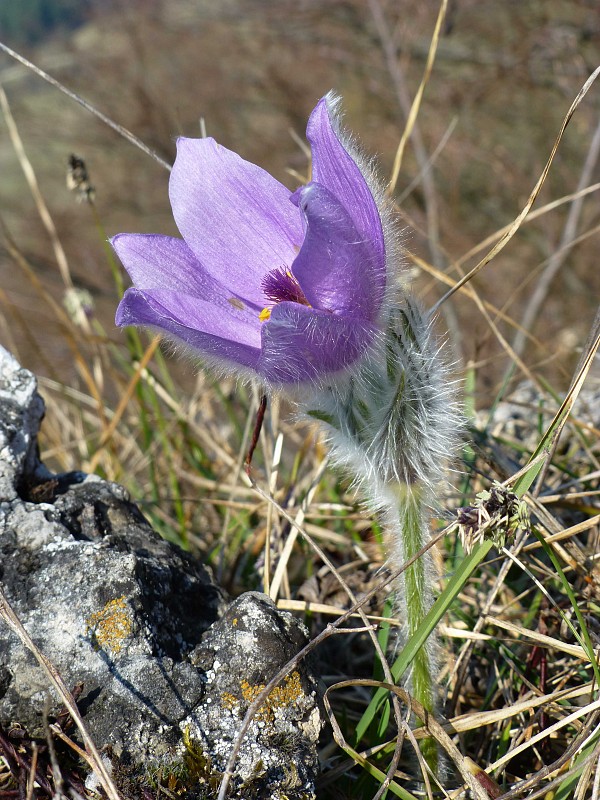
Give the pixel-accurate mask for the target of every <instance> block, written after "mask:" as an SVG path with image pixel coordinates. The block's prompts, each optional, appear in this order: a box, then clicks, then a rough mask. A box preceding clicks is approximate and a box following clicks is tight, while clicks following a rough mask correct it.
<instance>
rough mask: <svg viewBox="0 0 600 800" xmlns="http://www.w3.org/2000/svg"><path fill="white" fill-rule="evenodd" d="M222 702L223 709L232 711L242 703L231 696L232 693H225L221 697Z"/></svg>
mask: <svg viewBox="0 0 600 800" xmlns="http://www.w3.org/2000/svg"><path fill="white" fill-rule="evenodd" d="M221 702H222V703H223V708H228V709H229V710H230V711H231V710H233V709H234V708H235V707H236V706H237V705H239V702H240V701H239V700H238V699H237V697H236V696H235V695H234V694H231V692H223V694H222V695H221Z"/></svg>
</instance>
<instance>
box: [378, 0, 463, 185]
mask: <svg viewBox="0 0 600 800" xmlns="http://www.w3.org/2000/svg"><path fill="white" fill-rule="evenodd" d="M369 5H370V6H371V13H372V14H373V16H374V17H375V19H376V20H378V21H379V26H380V27H383V28H384V29H385V21H384V20H383V19H382V13H381V8H380V6H379V3H377V2H376V1H375V0H369ZM447 8H448V0H442V3H441V5H440V10H439V12H438V16H437V19H436V22H435V28H434V31H433V35H432V37H431V43H430V45H429V51H428V53H427V62H426V64H425V72H424V74H423V77H422V79H421V83H420V84H419V88H418V89H417V93H416V95H415V98H414V100H413V102H412V105H411V107H410V111H409V114H408V119H407V120H406V125H405V126H404V130H403V132H402V136H401V137H400V142H399V144H398V148H397V150H396V155H395V157H394V165H393V167H392V175H391V178H390V182H389V184H388V187H387V193H388V195H392V194H393V193H394V190H395V189H396V184H397V183H398V176H399V175H400V169H401V167H402V158H403V156H404V150H405V149H406V143H407V142H408V140H409V139H410V136H411V134H412V132H413V128H414V127H415V123H416V121H417V117H418V115H419V109H420V108H421V101H422V99H423V95H424V93H425V87H426V86H427V82H428V81H429V77H430V75H431V70H432V69H433V63H434V61H435V54H436V51H437V46H438V42H439V39H440V31H441V29H442V24H443V22H444V18H445V16H446V11H447Z"/></svg>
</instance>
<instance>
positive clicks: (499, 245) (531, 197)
mask: <svg viewBox="0 0 600 800" xmlns="http://www.w3.org/2000/svg"><path fill="white" fill-rule="evenodd" d="M598 75H600V67H596V69H595V70H594V72H593V73H592V74H591V75H590V77H589V78H588V79H587V81H586V82H585V83H584V85H583V87H582V88H581V90H580V91H579V93H578V95H577V97H576V98H575V100H573V102H572V104H571V107H570V108H569V110H568V111H567V114H566V116H565V118H564V120H563V123H562V125H561V127H560V131H559V133H558V136H557V137H556V140H555V142H554V145H553V146H552V150H551V152H550V156H549V158H548V160H547V162H546V165H545V167H544V169H543V170H542V174H541V175H540V177H539V179H538V181H537V183H536V185H535V186H534V188H533V191H532V192H531V194H530V195H529V198H528V200H527V202H526V203H525V206H524V207H523V210H522V211H521V213H520V214H519V215H518V217H517V218H516V219H515V220H514V222H513V223H512V224H511V225H510V227H509V228H508V230H507V231H506V232H505V233H504V234H503V236H502V238H501V239H500V240H499V241H498V242H497V244H496V245H494V247H492V249H491V250H490V251H489V253H487V255H485V256H484V257H483V258H482V259H481V261H480V262H479V263H478V264H476V265H475V266H474V267H473V269H472V270H470V271H469V272H468V273H467V274H466V275H464V276H463V277H462V278H461V279H460V280H459V281H457V283H456V284H455V285H454V286H453V287H452V289H450V291H448V292H446V294H445V295H444V296H443V297H441V298H440V299H439V300H438V302H437V303H436V304H435V305H434V306H433V308H432V313H435V311H437V309H438V308H439V307H440V306H441V305H442V304H443V303H445V302H446V300H448V299H449V298H450V297H452V295H453V294H455V292H457V291H458V290H459V289H460V288H461V286H464V285H465V283H468V282H469V281H470V280H471V278H472V277H473V276H474V275H477V273H478V272H480V271H481V270H482V269H483V268H484V267H485V266H486V264H489V262H490V261H491V260H492V259H493V258H494V257H495V256H496V255H497V254H498V253H499V252H500V251H501V250H503V249H504V248H505V247H506V245H507V244H508V242H509V241H510V240H511V239H512V237H513V236H514V235H515V233H516V232H517V231H518V230H519V228H520V227H521V224H522V222H523V220H524V219H525V217H526V216H527V214H528V213H529V209H530V208H531V206H532V205H533V204H534V203H535V200H536V198H537V196H538V194H539V193H540V189H541V188H542V186H543V185H544V182H545V180H546V177H547V175H548V172H549V171H550V167H551V166H552V162H553V161H554V156H555V155H556V151H557V150H558V146H559V145H560V143H561V140H562V137H563V135H564V132H565V130H566V128H567V125H568V124H569V122H570V121H571V117H572V116H573V114H574V113H575V111H576V109H577V107H578V106H579V104H580V103H581V101H582V100H583V98H584V97H585V96H586V94H587V93H588V91H589V90H590V88H591V86H592V84H593V83H594V81H595V80H596V78H597V77H598Z"/></svg>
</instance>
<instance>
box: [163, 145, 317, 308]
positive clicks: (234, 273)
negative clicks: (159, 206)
mask: <svg viewBox="0 0 600 800" xmlns="http://www.w3.org/2000/svg"><path fill="white" fill-rule="evenodd" d="M169 196H170V199H171V206H172V208H173V216H174V217H175V222H176V223H177V226H178V228H179V230H180V232H181V235H182V236H183V238H184V239H185V241H186V243H187V244H188V246H189V247H190V249H191V250H192V251H193V252H194V253H195V254H196V256H197V257H198V258H199V259H200V260H201V261H202V264H203V266H204V268H205V269H206V271H207V272H208V273H209V274H210V275H212V276H213V277H215V278H217V279H218V280H219V281H220V282H221V283H222V284H223V285H225V286H227V287H229V288H230V289H232V290H233V291H234V292H236V293H239V294H243V296H244V297H246V298H248V299H249V300H252V301H253V302H255V303H256V304H257V305H260V303H261V302H263V298H264V295H263V293H262V290H261V285H260V282H261V280H262V278H263V277H264V276H265V275H266V274H267V273H268V272H269V271H270V270H272V269H276V268H277V267H282V266H290V265H291V263H292V261H293V260H294V258H295V257H296V254H297V252H298V248H299V247H300V245H301V244H302V238H303V232H302V224H301V221H300V218H299V215H298V212H297V211H296V209H295V208H294V207H293V205H292V204H291V203H290V202H289V197H290V192H289V191H288V189H286V187H285V186H283V184H281V183H279V181H277V180H275V178H273V177H272V176H271V175H269V174H268V172H265V171H264V170H262V169H261V168H260V167H257V166H256V165H255V164H251V163H250V162H248V161H244V160H243V159H242V158H240V156H238V155H237V154H236V153H233V152H231V150H227V149H226V148H225V147H222V146H220V145H218V144H217V143H216V142H215V140H214V139H211V138H207V139H185V138H181V139H179V140H178V142H177V158H176V159H175V164H174V165H173V170H172V172H171V179H170V182H169Z"/></svg>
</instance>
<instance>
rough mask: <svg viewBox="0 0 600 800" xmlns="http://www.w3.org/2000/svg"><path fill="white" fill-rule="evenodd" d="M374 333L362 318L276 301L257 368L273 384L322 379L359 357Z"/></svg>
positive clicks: (265, 331)
mask: <svg viewBox="0 0 600 800" xmlns="http://www.w3.org/2000/svg"><path fill="white" fill-rule="evenodd" d="M375 335H376V333H375V330H374V328H373V327H372V326H371V325H369V324H368V323H367V322H363V321H362V320H355V319H351V318H348V317H340V316H337V315H335V314H330V313H329V312H327V311H317V310H316V309H314V308H309V307H308V306H301V305H298V304H297V303H289V302H283V303H279V304H278V305H276V306H275V307H274V308H273V311H272V313H271V317H270V319H269V320H268V322H265V323H264V326H263V330H262V352H261V355H260V359H259V361H258V364H257V366H256V370H257V372H258V373H259V375H261V376H262V377H263V378H264V379H265V380H267V381H269V382H271V383H274V384H281V383H302V382H304V381H322V380H324V379H326V378H327V375H328V373H332V372H337V371H338V370H341V369H343V368H344V367H347V366H348V365H349V364H351V363H352V362H353V361H355V360H356V359H358V358H360V357H361V356H362V355H363V354H364V353H365V352H366V350H367V348H368V347H369V345H370V343H371V342H372V340H373V338H374V336H375Z"/></svg>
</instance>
